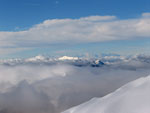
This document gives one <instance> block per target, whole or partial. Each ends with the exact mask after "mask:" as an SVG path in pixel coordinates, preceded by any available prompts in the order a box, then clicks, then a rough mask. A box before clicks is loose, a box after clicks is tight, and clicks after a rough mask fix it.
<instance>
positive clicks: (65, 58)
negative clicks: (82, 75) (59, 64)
mask: <svg viewBox="0 0 150 113" xmlns="http://www.w3.org/2000/svg"><path fill="white" fill-rule="evenodd" d="M58 60H78V57H69V56H63V57H60V58H58Z"/></svg>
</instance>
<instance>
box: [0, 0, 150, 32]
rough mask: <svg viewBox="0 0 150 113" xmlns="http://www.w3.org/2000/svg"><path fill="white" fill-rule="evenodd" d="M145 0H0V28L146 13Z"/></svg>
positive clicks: (11, 28) (147, 6)
mask: <svg viewBox="0 0 150 113" xmlns="http://www.w3.org/2000/svg"><path fill="white" fill-rule="evenodd" d="M149 6H150V1H149V0H0V30H16V29H17V28H20V29H27V28H30V27H31V26H33V25H35V24H38V23H41V22H43V21H44V20H47V19H54V18H79V17H85V16H90V15H115V16H117V17H118V18H121V19H123V18H133V17H137V16H140V14H141V13H143V12H150V7H149Z"/></svg>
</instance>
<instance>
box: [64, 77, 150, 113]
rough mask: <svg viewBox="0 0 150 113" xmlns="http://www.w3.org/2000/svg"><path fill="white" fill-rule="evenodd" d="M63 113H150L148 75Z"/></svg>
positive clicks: (149, 83) (149, 80)
mask: <svg viewBox="0 0 150 113" xmlns="http://www.w3.org/2000/svg"><path fill="white" fill-rule="evenodd" d="M63 113H150V76H148V77H145V78H140V79H138V80H135V81H133V82H130V83H128V84H127V85H125V86H123V87H121V88H119V89H118V90H116V91H115V92H113V93H111V94H109V95H107V96H105V97H102V98H94V99H92V100H90V101H88V102H86V103H83V104H81V105H79V106H77V107H74V108H71V109H69V110H67V111H65V112H63Z"/></svg>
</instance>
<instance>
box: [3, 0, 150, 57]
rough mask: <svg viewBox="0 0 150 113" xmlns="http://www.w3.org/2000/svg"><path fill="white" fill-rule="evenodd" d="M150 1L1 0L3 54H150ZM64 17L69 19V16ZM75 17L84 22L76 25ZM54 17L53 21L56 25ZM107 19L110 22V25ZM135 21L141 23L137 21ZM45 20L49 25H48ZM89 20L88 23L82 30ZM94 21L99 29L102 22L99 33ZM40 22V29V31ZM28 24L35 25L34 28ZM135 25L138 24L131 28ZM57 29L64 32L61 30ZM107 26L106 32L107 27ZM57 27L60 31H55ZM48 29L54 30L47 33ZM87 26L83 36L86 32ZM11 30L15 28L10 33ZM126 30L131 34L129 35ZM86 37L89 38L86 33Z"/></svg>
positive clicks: (7, 55)
mask: <svg viewBox="0 0 150 113" xmlns="http://www.w3.org/2000/svg"><path fill="white" fill-rule="evenodd" d="M149 6H150V1H149V0H0V38H1V40H0V41H1V43H2V44H1V46H0V54H1V56H0V57H1V58H11V57H30V56H35V55H38V54H45V55H52V56H53V55H54V56H55V55H56V56H57V55H81V54H86V53H89V54H100V53H116V54H123V55H125V54H140V53H141V54H150V52H149V51H148V50H149V49H150V38H149V37H150V35H149V31H147V28H149V27H148V25H149V19H150V18H149V17H150V14H149V12H150V7H149ZM145 15H146V16H145ZM91 16H93V17H91ZM94 16H95V17H94ZM96 16H100V17H96ZM106 16H107V17H106ZM103 17H104V18H105V19H104V18H103ZM81 18H84V19H81ZM53 19H57V20H55V21H56V22H54V21H52V20H53ZM64 19H71V21H70V20H64ZM76 19H77V20H78V21H80V23H82V25H84V26H80V25H78V24H79V22H78V23H77V25H78V26H76ZM92 19H94V20H92ZM95 19H96V20H95ZM47 20H48V21H47ZM87 20H88V22H87ZM60 21H63V22H64V23H62V22H60ZM97 21H100V22H97ZM104 21H105V22H104ZM106 21H108V22H106ZM120 21H121V22H120ZM125 21H127V22H125ZM44 22H45V23H44ZM85 22H86V23H85ZM119 22H120V23H119ZM51 23H53V25H52V26H51ZM65 23H66V24H65ZM110 23H111V24H110ZM116 23H119V24H116ZM126 23H127V24H129V26H127V25H126ZM130 23H131V26H130ZM91 24H93V25H91ZM97 24H98V25H99V26H97ZM103 24H104V25H103ZM108 24H110V25H109V26H108ZM114 24H115V25H114ZM117 25H118V26H124V27H125V28H127V29H130V28H131V30H129V31H127V33H125V34H123V35H122V32H123V30H124V29H123V27H121V28H119V27H117ZM134 25H138V27H135V26H134ZM43 26H44V27H43ZM45 26H48V27H47V28H45ZM57 26H64V27H62V29H60V28H59V27H58V28H56V27H57ZM68 26H69V27H70V26H71V28H70V29H72V30H71V31H70V32H71V33H72V34H70V32H69V31H68ZM85 26H88V27H89V28H88V29H86V30H85V31H82V30H83V28H84V27H85ZM90 26H91V27H93V29H95V28H96V29H95V30H98V29H99V28H100V30H99V31H96V33H95V31H94V30H93V31H92V29H90ZM139 26H140V27H139ZM79 27H83V28H81V31H82V32H81V33H80V30H77V29H78V28H79ZM98 27H99V28H98ZM113 27H114V28H113ZM38 28H39V29H40V32H38V30H37V29H38ZM42 28H43V29H42ZM65 28H66V29H65ZM86 28H87V27H86ZM140 28H142V29H140ZM143 28H144V29H143ZM30 29H33V30H31V31H30ZM41 29H42V30H41ZM79 29H80V28H79ZM89 29H90V30H89ZM113 29H115V31H114V30H113ZM120 29H121V31H120ZM132 29H137V30H136V31H132ZM139 29H140V30H139ZM57 30H58V31H59V32H61V31H62V32H61V33H60V34H59V33H57ZM88 30H89V31H88ZM103 30H104V32H106V31H107V32H106V33H103ZM125 30H126V29H125ZM20 31H23V32H24V31H27V32H28V33H27V34H25V33H23V32H20ZM46 31H47V32H46ZM55 31H56V33H54V34H53V32H55ZM16 32H19V33H16ZM31 32H32V33H31ZM37 32H38V33H39V34H38V36H41V37H43V39H42V38H41V37H38V36H36V35H35V34H36V33H37ZM49 32H52V33H50V34H49V35H48V36H47V34H48V33H49ZM84 32H85V33H86V34H85V36H83V35H84V34H83V33H84ZM90 32H91V34H90ZM108 32H110V33H108ZM119 32H120V34H119ZM132 32H134V33H132ZM3 33H4V34H3ZM10 33H12V34H11V35H10ZM40 33H41V34H40ZM64 33H65V35H64ZM73 33H76V34H78V35H77V36H78V37H76V34H74V35H75V37H74V35H73ZM88 33H89V35H88ZM107 33H108V34H107ZM128 33H129V35H126V34H128ZM51 34H52V36H53V37H52V36H51ZM62 34H63V36H62V39H61V35H62ZM66 34H67V35H66ZM136 34H137V35H136ZM4 35H5V36H4ZM69 36H70V37H69ZM82 36H83V37H82ZM80 37H81V39H80ZM84 37H88V38H87V39H86V38H85V39H83V38H84ZM93 37H94V38H93ZM116 37H117V38H116ZM119 37H120V39H119ZM122 37H123V39H122ZM139 37H140V38H139ZM32 38H33V39H32ZM57 38H58V39H57ZM82 39H83V40H82ZM7 41H8V42H7ZM72 42H74V43H72Z"/></svg>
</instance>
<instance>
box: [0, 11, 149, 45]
mask: <svg viewBox="0 0 150 113" xmlns="http://www.w3.org/2000/svg"><path fill="white" fill-rule="evenodd" d="M149 15H150V13H143V14H142V16H141V17H140V18H135V19H126V20H119V19H117V18H116V17H115V16H89V17H84V18H79V19H52V20H46V21H44V22H43V23H41V24H37V25H35V26H33V27H32V28H30V29H28V30H26V31H18V32H0V48H1V47H2V46H13V47H16V48H21V47H22V46H24V47H31V46H32V47H38V46H39V45H44V44H55V43H69V44H75V43H89V42H101V41H110V40H128V39H136V38H149V37H150V16H149Z"/></svg>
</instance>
